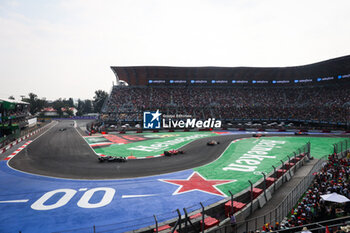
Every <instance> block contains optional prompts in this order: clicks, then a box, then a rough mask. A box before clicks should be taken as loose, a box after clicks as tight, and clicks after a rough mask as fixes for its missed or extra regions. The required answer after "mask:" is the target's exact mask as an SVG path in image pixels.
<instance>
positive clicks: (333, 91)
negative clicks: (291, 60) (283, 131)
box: [104, 86, 350, 122]
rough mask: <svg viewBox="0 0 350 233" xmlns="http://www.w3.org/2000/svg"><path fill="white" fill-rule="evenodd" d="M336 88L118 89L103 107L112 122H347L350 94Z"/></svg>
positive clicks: (165, 87) (116, 88) (210, 87)
mask: <svg viewBox="0 0 350 233" xmlns="http://www.w3.org/2000/svg"><path fill="white" fill-rule="evenodd" d="M347 90H348V89H347V88H339V86H311V87H310V86H308V87H298V88H296V87H260V88H254V87H245V88H234V87H213V86H208V87H193V86H192V87H186V86H183V87H169V86H163V87H131V86H129V87H119V86H115V87H114V88H113V90H112V92H111V95H110V97H109V99H108V101H107V102H106V105H105V107H104V113H107V114H108V115H109V118H110V119H111V120H116V121H141V120H142V113H143V111H144V110H156V109H159V110H160V111H161V112H162V113H163V114H188V115H192V116H193V117H196V118H199V119H207V118H211V117H212V118H216V119H278V118H284V119H300V120H317V121H327V122H348V121H350V119H349V118H350V114H349V106H350V95H348V93H347Z"/></svg>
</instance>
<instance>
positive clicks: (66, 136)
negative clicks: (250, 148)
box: [9, 121, 250, 179]
mask: <svg viewBox="0 0 350 233" xmlns="http://www.w3.org/2000/svg"><path fill="white" fill-rule="evenodd" d="M63 128H65V129H66V130H64V131H60V129H63ZM248 136H250V135H247V137H248ZM238 138H242V135H226V136H214V137H211V138H210V139H213V140H218V141H220V144H219V145H216V146H207V145H206V143H207V141H209V140H210V139H208V138H203V139H199V140H196V141H194V142H191V143H189V144H187V145H186V146H184V147H182V150H184V151H185V154H183V155H178V156H171V157H165V156H163V157H158V158H152V159H138V160H128V161H127V162H126V163H107V162H105V163H99V162H98V159H97V158H98V157H97V155H96V154H95V152H94V151H93V150H92V149H91V148H90V146H89V145H88V144H87V143H86V142H85V140H84V139H83V138H82V136H81V135H80V134H79V133H78V131H77V129H76V128H74V124H73V121H62V122H59V123H58V124H57V125H56V126H54V127H53V128H51V129H50V130H49V131H48V132H46V133H45V134H44V135H42V136H41V137H39V138H37V139H36V140H34V141H33V142H32V143H31V144H29V145H28V146H27V147H26V149H25V150H23V151H21V152H20V153H18V154H17V155H16V156H15V157H14V158H13V159H11V160H10V161H9V166H10V167H12V168H14V169H17V170H20V171H23V172H28V173H32V174H38V175H45V176H51V177H59V178H70V179H122V178H135V177H144V176H152V175H159V174H165V173H171V172H176V171H182V170H186V169H190V168H194V167H199V166H202V165H205V164H208V163H210V162H212V161H214V160H216V159H217V158H218V157H219V156H220V155H221V153H222V152H223V151H224V150H225V149H226V147H227V146H228V144H229V143H231V142H232V141H233V140H235V139H238Z"/></svg>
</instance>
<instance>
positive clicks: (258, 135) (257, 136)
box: [253, 133, 266, 138]
mask: <svg viewBox="0 0 350 233" xmlns="http://www.w3.org/2000/svg"><path fill="white" fill-rule="evenodd" d="M265 136H266V135H265V134H261V133H255V134H253V137H255V138H260V137H265Z"/></svg>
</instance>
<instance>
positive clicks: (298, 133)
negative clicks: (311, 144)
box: [294, 131, 309, 136]
mask: <svg viewBox="0 0 350 233" xmlns="http://www.w3.org/2000/svg"><path fill="white" fill-rule="evenodd" d="M294 135H296V136H301V135H309V133H308V132H302V131H299V132H294Z"/></svg>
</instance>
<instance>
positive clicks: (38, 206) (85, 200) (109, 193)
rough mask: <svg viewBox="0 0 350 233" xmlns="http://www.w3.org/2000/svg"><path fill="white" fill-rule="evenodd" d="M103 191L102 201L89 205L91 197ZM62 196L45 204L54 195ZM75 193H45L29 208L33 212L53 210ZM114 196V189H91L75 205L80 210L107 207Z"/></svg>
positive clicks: (67, 191) (66, 190)
mask: <svg viewBox="0 0 350 233" xmlns="http://www.w3.org/2000/svg"><path fill="white" fill-rule="evenodd" d="M98 191H104V194H103V197H102V199H101V200H100V201H99V202H97V203H90V202H89V201H90V200H91V198H92V196H93V195H94V194H95V192H98ZM61 193H63V196H62V197H60V198H59V199H58V200H57V201H56V202H55V203H52V204H45V203H46V202H47V201H48V200H50V198H52V197H53V196H54V195H55V194H61ZM76 193H77V191H76V190H74V189H56V190H53V191H50V192H47V193H45V194H44V195H43V196H42V197H40V198H39V199H38V200H37V201H36V202H34V203H33V204H32V205H31V208H32V209H34V210H53V209H56V208H59V207H62V206H64V205H66V204H67V203H68V202H69V201H70V200H71V199H72V198H73V197H74V195H75V194H76ZM114 194H115V189H113V188H105V187H101V188H93V189H90V190H88V191H86V192H85V193H84V194H83V196H82V197H81V198H80V200H79V201H78V203H77V205H78V206H79V207H81V208H99V207H103V206H106V205H108V204H109V203H111V201H112V200H113V197H114Z"/></svg>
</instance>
